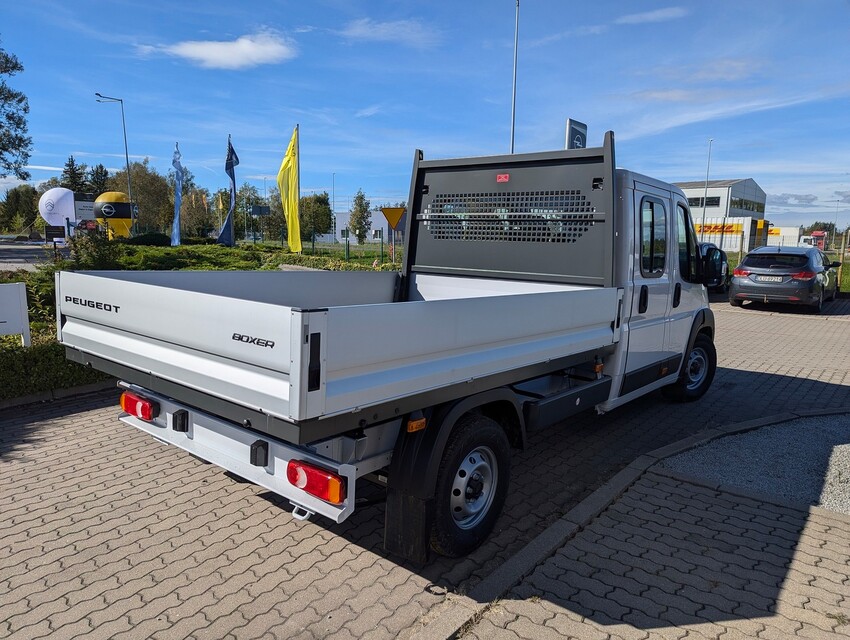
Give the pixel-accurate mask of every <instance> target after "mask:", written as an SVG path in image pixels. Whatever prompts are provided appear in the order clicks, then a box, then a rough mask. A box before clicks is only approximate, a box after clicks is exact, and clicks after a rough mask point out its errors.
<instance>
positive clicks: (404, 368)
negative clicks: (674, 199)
mask: <svg viewBox="0 0 850 640" xmlns="http://www.w3.org/2000/svg"><path fill="white" fill-rule="evenodd" d="M620 295H621V294H620V292H619V291H618V290H617V289H614V288H589V289H584V290H578V291H562V292H546V293H534V294H522V295H508V296H493V297H487V298H473V299H463V298H461V299H447V300H431V301H420V302H404V303H395V304H392V305H369V306H364V307H337V308H331V309H328V310H327V334H326V335H327V351H326V357H327V360H326V362H325V366H324V367H323V368H322V380H323V384H324V389H323V393H324V408H325V415H334V414H337V413H341V412H349V411H355V410H358V409H361V408H363V407H368V406H370V405H377V404H380V403H382V402H388V401H392V400H393V399H397V398H403V397H406V396H409V395H414V394H421V393H424V392H427V391H429V390H433V389H439V388H441V387H449V386H452V385H457V384H459V383H465V382H472V381H475V380H477V379H479V378H484V377H488V376H493V375H495V374H500V373H504V372H510V371H512V370H520V369H522V368H523V367H528V366H530V365H536V364H539V363H545V362H548V361H553V360H557V359H558V358H563V357H565V356H570V355H575V354H580V353H585V352H591V351H593V350H594V349H600V348H603V347H606V346H610V345H612V344H614V343H615V342H616V341H617V340H618V339H619V327H616V326H615V325H616V323H615V319H616V317H617V310H618V305H619V303H620ZM311 331H312V329H311Z"/></svg>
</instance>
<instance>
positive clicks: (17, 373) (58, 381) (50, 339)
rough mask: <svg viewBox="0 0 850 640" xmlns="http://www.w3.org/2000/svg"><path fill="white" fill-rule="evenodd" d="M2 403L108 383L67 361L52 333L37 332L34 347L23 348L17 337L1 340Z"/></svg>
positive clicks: (99, 374)
mask: <svg viewBox="0 0 850 640" xmlns="http://www.w3.org/2000/svg"><path fill="white" fill-rule="evenodd" d="M0 362H2V364H3V366H2V367H0V400H7V399H9V398H21V397H24V396H28V395H32V394H34V393H38V392H40V391H50V390H52V389H66V388H68V387H76V386H78V385H83V384H90V383H92V382H99V381H101V380H107V379H108V378H109V376H107V375H106V374H104V373H101V372H100V371H96V370H94V369H89V368H87V367H83V366H82V365H80V364H77V363H76V362H70V361H68V360H66V359H65V347H63V346H62V345H60V344H59V343H58V342H56V338H55V336H54V334H53V333H52V332H49V331H44V330H41V331H36V332H34V333H33V335H32V346H31V347H22V346H21V343H20V338H19V337H18V336H4V337H2V338H0Z"/></svg>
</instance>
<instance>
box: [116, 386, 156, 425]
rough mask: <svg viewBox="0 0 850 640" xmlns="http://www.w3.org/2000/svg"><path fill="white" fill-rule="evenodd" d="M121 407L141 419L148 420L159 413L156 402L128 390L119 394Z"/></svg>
mask: <svg viewBox="0 0 850 640" xmlns="http://www.w3.org/2000/svg"><path fill="white" fill-rule="evenodd" d="M121 408H122V409H123V410H124V411H126V412H127V413H129V414H130V415H131V416H135V417H137V418H139V419H141V420H147V421H150V420H153V419H154V418H156V417H157V416H158V415H159V404H158V403H156V402H154V401H153V400H148V399H147V398H143V397H142V396H140V395H137V394H135V393H132V392H130V391H125V392H124V393H122V394H121Z"/></svg>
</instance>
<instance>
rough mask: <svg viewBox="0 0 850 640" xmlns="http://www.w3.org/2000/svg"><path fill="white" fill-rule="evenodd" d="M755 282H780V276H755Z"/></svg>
mask: <svg viewBox="0 0 850 640" xmlns="http://www.w3.org/2000/svg"><path fill="white" fill-rule="evenodd" d="M756 281H757V282H782V276H757V277H756Z"/></svg>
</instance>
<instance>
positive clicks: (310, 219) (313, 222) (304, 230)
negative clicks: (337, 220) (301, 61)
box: [298, 191, 333, 240]
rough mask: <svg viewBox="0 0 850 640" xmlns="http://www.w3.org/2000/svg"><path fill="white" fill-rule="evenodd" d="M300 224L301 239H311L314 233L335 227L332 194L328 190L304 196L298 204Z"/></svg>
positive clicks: (328, 230) (326, 231)
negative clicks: (332, 212)
mask: <svg viewBox="0 0 850 640" xmlns="http://www.w3.org/2000/svg"><path fill="white" fill-rule="evenodd" d="M298 225H299V226H300V227H301V239H302V240H310V239H311V238H313V235H314V234H316V235H321V234H323V233H328V232H330V231H331V229H332V228H333V216H332V214H331V202H330V196H329V195H328V192H327V191H324V192H322V193H314V194H313V195H309V196H303V197H302V198H301V201H300V203H299V205H298Z"/></svg>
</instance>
